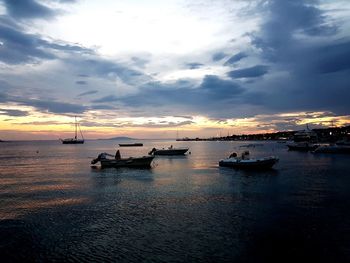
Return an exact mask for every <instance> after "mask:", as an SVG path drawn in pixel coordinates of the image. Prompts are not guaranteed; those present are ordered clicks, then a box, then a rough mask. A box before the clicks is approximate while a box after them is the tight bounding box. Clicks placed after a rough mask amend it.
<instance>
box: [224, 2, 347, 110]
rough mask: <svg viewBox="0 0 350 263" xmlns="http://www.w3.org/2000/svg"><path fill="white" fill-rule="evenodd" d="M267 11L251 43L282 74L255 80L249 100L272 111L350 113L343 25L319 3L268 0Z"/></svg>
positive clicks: (345, 39) (247, 98)
mask: <svg viewBox="0 0 350 263" xmlns="http://www.w3.org/2000/svg"><path fill="white" fill-rule="evenodd" d="M266 14H268V15H266V16H265V17H266V19H265V21H264V22H263V23H262V25H261V27H260V30H259V31H257V32H255V33H253V34H251V39H252V44H253V45H254V47H255V48H257V49H258V50H259V51H260V54H261V59H262V60H264V61H266V62H268V63H269V64H271V65H273V70H274V71H276V70H277V71H281V72H284V74H282V75H280V76H277V77H274V78H270V79H266V80H263V81H261V82H259V83H256V84H251V85H250V89H251V91H252V92H251V93H248V94H249V96H246V98H245V99H246V102H247V103H252V104H257V105H260V106H264V107H265V109H267V110H270V111H273V112H278V111H303V110H307V111H319V110H322V111H332V112H335V113H337V114H349V112H350V106H349V103H348V100H347V99H346V98H349V97H350V89H349V84H348V83H349V80H348V79H349V78H348V76H349V73H350V71H349V70H350V40H349V39H348V38H341V39H337V32H338V31H339V28H340V27H341V26H342V24H341V23H340V22H339V21H337V20H336V19H332V20H331V19H330V18H329V17H328V16H327V13H325V12H324V11H322V10H321V9H320V7H319V6H318V1H310V2H308V3H305V1H301V0H293V1H291V0H287V1H270V2H269V3H268V4H267V10H266ZM296 18H298V19H296ZM271 68H272V67H271ZM270 71H272V70H270ZM271 73H274V72H271ZM286 73H287V74H286ZM229 74H230V76H232V73H229ZM236 74H237V72H236V73H234V77H235V76H237V75H236ZM253 90H255V93H254V92H253Z"/></svg>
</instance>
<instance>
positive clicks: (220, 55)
mask: <svg viewBox="0 0 350 263" xmlns="http://www.w3.org/2000/svg"><path fill="white" fill-rule="evenodd" d="M226 56H227V54H225V53H224V52H217V53H215V54H214V55H213V56H212V60H213V61H220V60H222V59H223V58H225V57H226Z"/></svg>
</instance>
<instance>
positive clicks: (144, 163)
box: [91, 151, 154, 168]
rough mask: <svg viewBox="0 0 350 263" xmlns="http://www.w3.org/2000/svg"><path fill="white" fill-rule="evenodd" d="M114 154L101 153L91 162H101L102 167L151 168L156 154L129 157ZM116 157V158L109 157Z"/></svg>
mask: <svg viewBox="0 0 350 263" xmlns="http://www.w3.org/2000/svg"><path fill="white" fill-rule="evenodd" d="M118 153H119V151H117V154H116V155H115V156H114V155H112V154H109V153H100V154H99V155H98V156H97V158H95V159H93V160H92V161H91V164H96V163H98V162H100V164H101V167H102V168H107V167H115V168H119V167H129V168H150V167H151V163H152V161H153V158H154V156H142V157H129V158H121V157H120V153H119V154H118ZM108 157H114V158H108Z"/></svg>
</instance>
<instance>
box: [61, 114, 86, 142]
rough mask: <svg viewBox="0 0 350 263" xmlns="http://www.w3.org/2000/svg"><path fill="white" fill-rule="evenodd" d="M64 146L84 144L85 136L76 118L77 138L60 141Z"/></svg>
mask: <svg viewBox="0 0 350 263" xmlns="http://www.w3.org/2000/svg"><path fill="white" fill-rule="evenodd" d="M78 128H79V131H80V135H81V139H78ZM60 140H61V142H62V143H63V144H82V143H84V136H83V133H82V132H81V129H80V124H79V123H78V122H77V117H75V136H74V138H67V139H60Z"/></svg>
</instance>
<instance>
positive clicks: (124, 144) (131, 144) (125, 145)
mask: <svg viewBox="0 0 350 263" xmlns="http://www.w3.org/2000/svg"><path fill="white" fill-rule="evenodd" d="M119 146H120V147H141V146H143V143H140V142H135V143H119Z"/></svg>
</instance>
